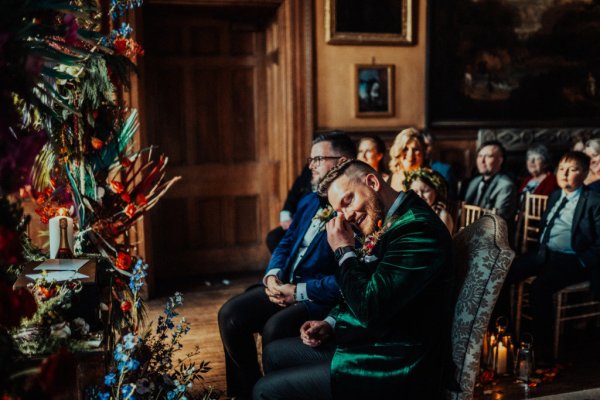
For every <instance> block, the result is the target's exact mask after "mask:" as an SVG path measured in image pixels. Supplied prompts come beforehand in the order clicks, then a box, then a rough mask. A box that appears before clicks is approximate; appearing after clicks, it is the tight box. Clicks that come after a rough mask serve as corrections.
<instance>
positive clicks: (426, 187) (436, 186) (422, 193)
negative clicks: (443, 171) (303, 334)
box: [406, 168, 454, 234]
mask: <svg viewBox="0 0 600 400" xmlns="http://www.w3.org/2000/svg"><path fill="white" fill-rule="evenodd" d="M406 186H407V187H408V188H409V189H411V190H413V191H414V192H415V193H416V194H417V195H419V197H420V198H422V199H423V200H425V202H426V203H427V204H428V205H429V207H431V208H432V209H433V211H435V213H436V214H437V215H438V217H440V219H441V220H442V222H443V223H444V224H445V225H446V228H448V232H450V234H452V232H454V222H453V221H452V215H450V213H449V212H448V211H446V182H444V178H443V177H442V176H441V175H440V174H439V173H437V172H436V171H433V170H431V169H429V168H419V169H417V170H416V171H413V172H410V173H409V174H408V177H407V179H406Z"/></svg>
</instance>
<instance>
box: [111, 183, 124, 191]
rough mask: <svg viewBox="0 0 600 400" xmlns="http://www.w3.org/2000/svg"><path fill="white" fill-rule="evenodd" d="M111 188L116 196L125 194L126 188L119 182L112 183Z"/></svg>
mask: <svg viewBox="0 0 600 400" xmlns="http://www.w3.org/2000/svg"><path fill="white" fill-rule="evenodd" d="M110 188H111V189H112V191H113V192H115V193H116V194H121V193H123V191H125V186H123V184H122V183H121V182H119V181H112V182H111V183H110Z"/></svg>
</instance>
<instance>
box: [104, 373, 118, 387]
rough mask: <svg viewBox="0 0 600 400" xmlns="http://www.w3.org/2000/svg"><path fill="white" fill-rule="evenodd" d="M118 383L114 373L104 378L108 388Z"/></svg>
mask: <svg viewBox="0 0 600 400" xmlns="http://www.w3.org/2000/svg"><path fill="white" fill-rule="evenodd" d="M116 382H117V376H116V375H115V373H114V372H111V373H110V374H108V375H106V376H105V377H104V384H105V385H106V386H111V385H114V384H115V383H116Z"/></svg>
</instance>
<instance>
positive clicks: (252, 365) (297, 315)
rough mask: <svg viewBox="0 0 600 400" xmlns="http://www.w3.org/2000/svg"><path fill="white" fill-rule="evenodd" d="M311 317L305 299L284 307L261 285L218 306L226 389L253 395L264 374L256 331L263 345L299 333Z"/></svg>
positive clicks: (244, 394) (228, 391) (230, 393)
mask: <svg viewBox="0 0 600 400" xmlns="http://www.w3.org/2000/svg"><path fill="white" fill-rule="evenodd" d="M306 320H308V309H307V308H306V306H305V305H304V304H303V303H296V304H293V305H291V306H288V307H285V308H282V307H280V306H278V305H276V304H274V303H272V302H271V301H269V298H268V297H267V295H266V293H265V288H264V287H263V286H262V285H257V286H253V287H251V288H249V289H248V290H246V292H244V293H242V294H240V295H237V296H235V297H233V298H231V299H229V300H228V301H227V302H226V303H225V304H223V306H222V307H221V309H220V310H219V331H220V333H221V340H222V342H223V348H224V350H225V367H226V376H227V393H228V395H229V396H250V394H251V393H252V387H253V386H254V384H255V383H256V381H257V380H258V379H259V378H260V377H261V373H260V367H259V365H258V358H257V354H256V344H255V342H254V333H261V334H262V344H263V348H264V347H265V346H266V345H268V344H269V343H271V342H272V341H274V340H277V339H281V338H285V337H292V336H298V333H299V330H300V326H301V325H302V324H303V323H304V321H306Z"/></svg>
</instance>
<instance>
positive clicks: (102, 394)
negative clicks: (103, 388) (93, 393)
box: [98, 392, 110, 400]
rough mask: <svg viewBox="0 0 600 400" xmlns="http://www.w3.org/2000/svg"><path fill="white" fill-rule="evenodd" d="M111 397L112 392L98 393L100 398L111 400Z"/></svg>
mask: <svg viewBox="0 0 600 400" xmlns="http://www.w3.org/2000/svg"><path fill="white" fill-rule="evenodd" d="M109 399H110V393H106V392H100V393H98V400H109Z"/></svg>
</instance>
